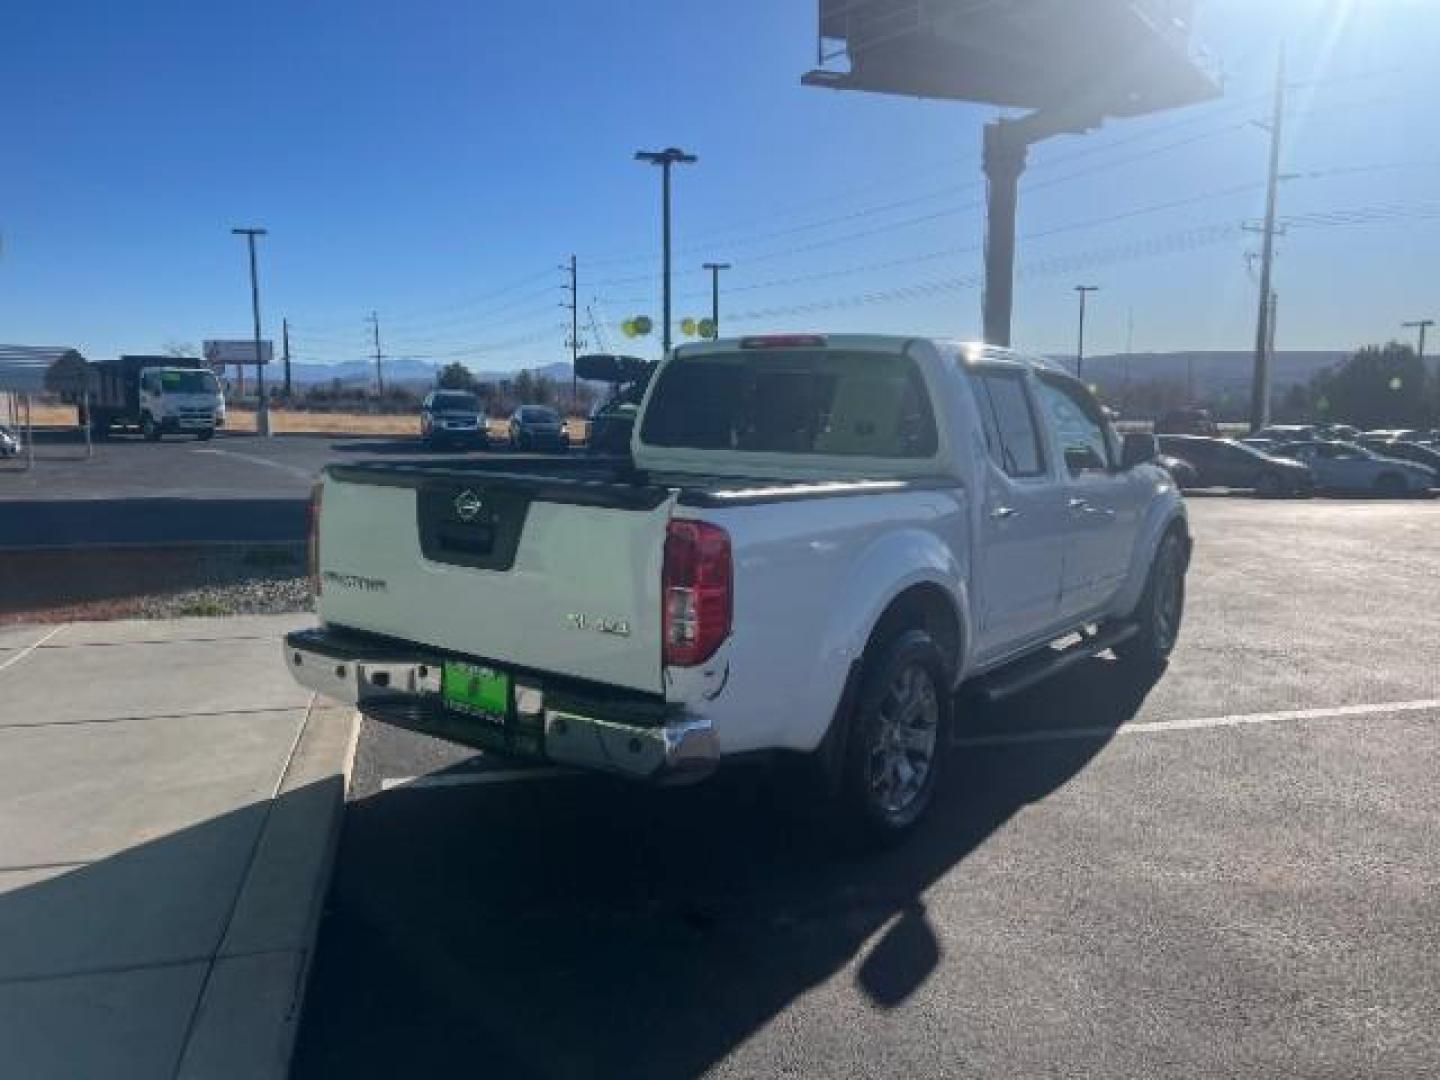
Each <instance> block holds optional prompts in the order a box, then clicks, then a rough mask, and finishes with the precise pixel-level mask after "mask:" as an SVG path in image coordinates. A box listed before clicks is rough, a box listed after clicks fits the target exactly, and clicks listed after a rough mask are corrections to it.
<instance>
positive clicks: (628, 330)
mask: <svg viewBox="0 0 1440 1080" xmlns="http://www.w3.org/2000/svg"><path fill="white" fill-rule="evenodd" d="M620 332H621V333H622V334H624V335H625V336H626V337H634V336H635V333H636V330H635V320H634V319H626V320H625V321H624V322H622V323H621V324H620Z"/></svg>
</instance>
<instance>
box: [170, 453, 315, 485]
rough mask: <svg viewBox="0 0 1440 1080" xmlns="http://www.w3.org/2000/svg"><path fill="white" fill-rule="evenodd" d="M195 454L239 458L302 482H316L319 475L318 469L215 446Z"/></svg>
mask: <svg viewBox="0 0 1440 1080" xmlns="http://www.w3.org/2000/svg"><path fill="white" fill-rule="evenodd" d="M191 453H193V454H218V455H220V456H221V457H230V458H237V459H239V460H240V461H248V462H250V464H252V465H268V466H269V467H270V468H272V469H279V470H280V471H281V472H287V473H289V474H290V475H291V476H298V477H300V479H302V480H314V479H315V477H316V476H317V475H319V470H318V469H302V468H301V467H300V466H299V465H287V464H286V463H285V462H283V461H271V460H270V459H269V458H263V457H258V456H256V455H255V454H242V453H240V452H239V451H238V450H217V449H216V448H215V447H213V446H202V447H196V448H195V449H194V450H192V451H191Z"/></svg>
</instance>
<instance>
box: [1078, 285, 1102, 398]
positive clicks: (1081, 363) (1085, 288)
mask: <svg viewBox="0 0 1440 1080" xmlns="http://www.w3.org/2000/svg"><path fill="white" fill-rule="evenodd" d="M1075 291H1076V292H1077V293H1079V294H1080V334H1079V337H1078V340H1077V341H1076V342H1075V377H1076V378H1077V379H1084V378H1085V298H1086V297H1087V296H1089V295H1090V294H1091V293H1092V292H1099V291H1100V286H1099V285H1076V286H1075Z"/></svg>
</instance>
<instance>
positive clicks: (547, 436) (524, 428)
mask: <svg viewBox="0 0 1440 1080" xmlns="http://www.w3.org/2000/svg"><path fill="white" fill-rule="evenodd" d="M510 446H511V448H512V449H514V450H568V449H569V448H570V440H569V438H568V437H567V436H566V435H565V425H564V424H563V423H562V422H561V420H560V414H559V413H557V412H556V411H555V410H554V409H549V408H546V407H545V406H543V405H522V406H520V408H518V409H516V410H515V412H514V413H513V414H512V415H511V417H510Z"/></svg>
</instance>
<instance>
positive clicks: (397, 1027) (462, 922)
mask: <svg viewBox="0 0 1440 1080" xmlns="http://www.w3.org/2000/svg"><path fill="white" fill-rule="evenodd" d="M1191 513H1192V520H1193V523H1194V531H1195V534H1196V540H1197V549H1196V556H1195V562H1194V565H1193V568H1192V572H1191V577H1190V597H1189V610H1188V615H1187V622H1186V625H1185V629H1184V632H1183V634H1182V640H1181V644H1180V648H1179V649H1178V651H1177V653H1176V655H1175V657H1174V660H1173V662H1172V664H1171V666H1170V669H1169V670H1168V671H1167V672H1166V673H1165V674H1164V676H1163V677H1162V678H1161V679H1160V680H1159V682H1158V683H1156V684H1154V685H1153V686H1137V685H1135V684H1134V683H1133V682H1132V681H1131V680H1129V679H1128V678H1127V677H1125V676H1123V675H1122V674H1121V673H1120V671H1119V670H1118V669H1117V667H1116V666H1115V665H1114V664H1113V663H1111V662H1108V661H1106V660H1095V661H1092V662H1090V663H1088V664H1087V665H1083V666H1081V667H1080V668H1078V669H1076V670H1074V671H1072V672H1071V673H1070V674H1068V675H1066V676H1064V677H1062V678H1061V679H1059V680H1056V681H1054V682H1052V683H1050V684H1049V685H1045V686H1042V687H1040V688H1038V689H1036V690H1035V691H1032V692H1030V693H1029V694H1027V695H1025V696H1023V697H1021V698H1018V699H1013V700H1011V701H1010V702H1008V703H1006V704H1004V705H1002V706H996V707H991V708H988V709H984V710H978V709H975V708H970V709H968V710H967V712H966V714H965V718H964V730H963V732H962V739H961V744H960V745H959V746H957V747H956V748H955V750H954V751H953V753H954V759H953V764H954V770H953V771H952V773H951V776H950V783H949V786H948V788H947V790H946V793H945V795H944V796H943V798H942V800H941V802H940V803H939V805H938V806H937V807H936V812H935V813H934V815H933V817H932V819H931V820H930V821H929V822H928V823H927V826H926V828H925V829H924V830H923V831H922V832H921V833H920V834H919V835H917V836H916V837H914V838H913V840H912V842H911V843H909V844H908V845H907V846H905V847H903V848H901V849H899V850H896V851H892V852H889V853H886V854H883V855H880V856H875V857H871V858H863V859H862V858H855V857H853V856H845V855H842V854H838V853H837V851H836V847H835V845H834V843H833V842H832V841H833V839H834V838H833V836H831V835H830V833H829V827H828V823H826V822H825V821H823V820H819V821H817V820H813V819H812V818H807V817H806V816H805V815H803V814H800V813H797V808H796V807H795V806H794V805H793V802H792V801H791V800H790V799H788V798H787V797H786V795H785V793H784V792H783V791H777V790H776V787H775V784H774V783H773V782H771V781H770V780H769V779H768V778H767V777H765V776H764V775H759V774H755V773H752V772H739V773H733V774H729V775H725V774H722V775H721V776H720V777H718V778H716V779H715V780H712V781H711V782H710V783H708V784H705V785H701V786H698V787H695V788H689V789H678V790H654V789H647V788H640V787H633V786H626V785H624V784H621V783H619V782H612V781H610V780H607V779H603V778H597V777H574V776H556V775H551V774H540V775H531V776H529V777H525V776H521V777H516V776H515V775H513V772H511V771H508V770H507V771H501V772H496V771H495V769H497V768H500V767H499V766H495V765H493V764H492V763H487V762H485V761H484V760H481V759H478V758H475V757H472V756H471V755H469V754H468V753H466V752H462V751H459V750H456V749H455V748H452V747H448V746H445V745H443V744H439V743H435V742H432V741H428V740H424V739H421V738H418V737H414V736H410V735H406V734H403V733H399V732H395V731H392V730H389V729H385V728H382V727H378V726H376V725H373V724H369V723H367V724H366V725H365V726H364V729H363V731H362V735H361V741H360V747H359V752H358V757H357V760H356V766H355V775H354V780H353V783H352V791H351V801H350V803H349V807H348V811H347V820H346V824H345V828H344V834H343V837H342V842H341V852H340V856H339V861H338V866H337V871H336V876H335V880H334V882H333V885H332V892H331V897H330V901H329V908H328V912H327V915H326V917H325V920H324V924H323V928H322V933H321V940H320V944H319V952H318V957H317V966H316V970H315V972H314V975H313V979H312V982H311V986H310V992H309V998H308V1002H307V1006H306V1013H305V1019H304V1026H303V1030H302V1034H301V1039H300V1045H299V1049H298V1053H297V1057H296V1073H297V1075H300V1076H316V1077H319V1076H327V1077H328V1076H334V1075H394V1074H407V1075H425V1074H440V1073H444V1074H460V1073H466V1074H468V1073H473V1072H477V1071H478V1072H481V1073H483V1074H484V1075H487V1076H494V1077H590V1076H626V1077H643V1076H655V1077H683V1076H696V1075H701V1074H706V1075H715V1076H736V1077H739V1076H766V1077H773V1076H807V1077H809V1076H833V1077H842V1076H843V1077H851V1076H878V1075H885V1076H892V1077H893V1076H990V1075H999V1076H1038V1075H1051V1076H1053V1075H1066V1076H1106V1077H1110V1076H1137V1077H1138V1076H1145V1077H1153V1076H1174V1077H1186V1078H1190V1077H1194V1076H1202V1075H1248V1076H1256V1075H1259V1076H1296V1075H1304V1076H1335V1077H1342V1076H1343V1077H1353V1076H1375V1077H1381V1076H1383V1077H1399V1076H1423V1075H1434V1073H1435V1070H1436V1066H1437V1062H1440V1032H1437V1028H1436V1025H1435V1023H1434V1018H1435V1017H1436V1016H1437V1015H1440V965H1437V964H1436V963H1435V957H1436V956H1437V955H1440V884H1437V883H1440V842H1437V839H1436V837H1437V831H1436V823H1437V821H1440V785H1437V784H1436V782H1435V777H1436V774H1437V769H1440V605H1437V603H1436V597H1437V596H1440V504H1437V503H1435V502H1420V503H1416V502H1398V503H1371V502H1366V503H1361V502H1329V501H1314V502H1277V503H1268V502H1261V501H1256V500H1248V499H1201V500H1194V501H1193V502H1192V506H1191ZM487 774H488V775H487Z"/></svg>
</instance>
